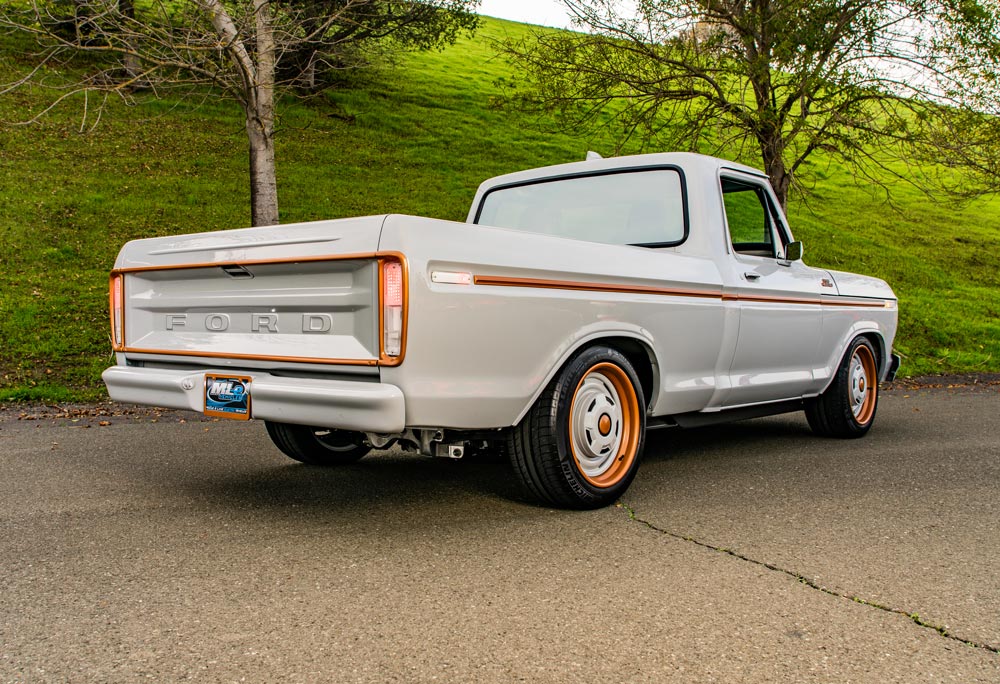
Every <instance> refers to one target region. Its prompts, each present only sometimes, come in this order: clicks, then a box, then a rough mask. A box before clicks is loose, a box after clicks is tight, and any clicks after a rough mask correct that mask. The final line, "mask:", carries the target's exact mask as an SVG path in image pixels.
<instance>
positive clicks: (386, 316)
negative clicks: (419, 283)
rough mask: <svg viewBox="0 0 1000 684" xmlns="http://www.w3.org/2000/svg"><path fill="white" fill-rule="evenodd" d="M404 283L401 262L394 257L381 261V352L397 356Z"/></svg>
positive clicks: (399, 350) (401, 325)
mask: <svg viewBox="0 0 1000 684" xmlns="http://www.w3.org/2000/svg"><path fill="white" fill-rule="evenodd" d="M405 287H406V285H405V283H404V282H403V264H402V263H400V262H399V261H396V260H394V259H392V260H390V259H385V260H383V261H382V354H383V356H388V357H392V358H399V357H400V356H401V355H402V351H403V325H404V322H403V309H404V307H405V299H406V294H405V292H404V289H405Z"/></svg>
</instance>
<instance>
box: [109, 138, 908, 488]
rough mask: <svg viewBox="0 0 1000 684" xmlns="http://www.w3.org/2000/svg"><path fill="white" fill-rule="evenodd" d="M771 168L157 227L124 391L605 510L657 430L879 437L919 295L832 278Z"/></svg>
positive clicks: (132, 302)
mask: <svg viewBox="0 0 1000 684" xmlns="http://www.w3.org/2000/svg"><path fill="white" fill-rule="evenodd" d="M801 256H802V244H801V243H799V242H795V241H793V238H792V234H791V231H790V230H789V227H788V224H787V222H786V219H785V217H784V215H783V213H782V211H781V209H780V207H779V205H778V203H777V202H776V201H775V197H774V194H773V192H772V190H771V188H770V186H769V185H768V182H767V178H766V176H764V175H763V174H762V173H760V172H759V171H757V170H755V169H752V168H748V167H745V166H741V165H738V164H733V163H730V162H726V161H723V160H720V159H715V158H712V157H706V156H701V155H695V154H686V153H671V154H651V155H641V156H633V157H621V158H615V159H592V160H588V161H585V162H580V163H573V164H565V165H560V166H553V167H548V168H543V169H535V170H531V171H524V172H521V173H515V174H510V175H507V176H501V177H498V178H494V179H491V180H488V181H486V182H485V183H483V184H482V185H481V186H480V188H479V191H478V192H477V194H476V197H475V199H474V201H473V203H472V209H471V211H470V213H469V217H468V220H467V221H466V222H465V223H458V222H452V221H443V220H435V219H426V218H415V217H412V216H398V215H386V216H371V217H366V218H354V219H343V220H336V221H320V222H315V223H306V224H299V225H283V226H273V227H266V228H250V229H245V230H231V231H221V232H211V233H198V234H191V235H180V236H176V237H163V238H153V239H148V240H136V241H133V242H130V243H128V244H127V245H125V247H124V248H123V249H122V250H121V253H120V254H119V256H118V260H117V262H116V264H115V268H114V271H113V272H112V274H111V337H112V343H113V346H114V350H115V352H116V359H117V362H116V365H115V366H114V367H112V368H109V369H107V370H106V371H105V372H104V376H103V377H104V381H105V383H106V384H107V387H108V391H109V392H110V394H111V397H112V398H113V399H115V400H118V401H123V402H134V403H139V404H149V405H154V406H162V407H169V408H179V409H190V410H193V411H200V412H203V413H205V414H208V415H212V416H220V417H223V418H232V419H237V420H248V419H250V418H255V419H260V420H264V421H265V424H266V427H267V431H268V433H269V435H270V436H271V439H272V440H273V441H274V443H275V445H277V447H278V448H279V449H280V450H281V451H283V452H284V453H285V454H287V455H288V456H290V457H291V458H293V459H296V460H298V461H302V462H304V463H308V464H313V465H334V464H340V463H347V462H352V461H354V460H356V459H358V458H360V457H362V456H363V455H365V454H366V453H367V452H368V451H369V450H371V449H380V448H388V447H389V446H391V445H393V444H395V443H398V444H400V445H401V446H402V447H403V448H405V449H410V450H413V451H417V450H419V451H420V452H422V453H425V454H429V455H437V456H447V457H452V458H456V457H461V456H462V455H463V453H464V452H465V451H466V450H467V449H470V448H476V449H485V448H490V447H491V446H492V447H493V448H496V449H503V450H505V451H506V452H507V453H508V455H509V457H510V460H511V462H512V464H513V467H514V468H513V469H514V471H515V473H516V474H517V476H518V477H519V479H520V480H521V481H522V483H523V484H524V486H525V487H526V489H527V490H528V492H529V493H530V494H531V495H532V496H533V497H534V498H536V499H538V500H540V501H542V502H545V503H548V504H551V505H558V506H567V507H578V508H587V507H597V506H603V505H607V504H609V503H611V502H613V501H614V500H615V499H616V498H618V497H619V496H620V495H621V494H622V492H623V491H624V490H625V489H626V488H627V487H628V486H629V484H630V483H631V481H632V479H633V477H634V476H635V473H636V470H637V467H638V465H639V461H640V457H641V454H642V448H643V441H644V435H645V432H646V430H647V429H649V428H653V427H665V426H681V427H684V426H696V425H706V424H711V423H715V422H721V421H729V420H738V419H741V418H748V417H754V416H762V415H768V414H776V413H783V412H789V411H798V410H805V412H806V416H807V417H808V421H809V424H810V425H811V426H812V428H813V430H814V431H815V432H817V433H819V434H821V435H826V436H834V437H860V436H862V435H864V434H865V433H866V432H867V431H868V429H869V428H870V427H871V426H872V422H873V421H874V419H875V410H876V405H877V402H878V383H879V380H884V379H887V378H891V377H892V376H893V375H894V373H895V371H896V368H897V366H898V363H899V359H898V357H896V356H895V355H893V354H892V342H893V337H894V336H895V333H896V322H897V302H896V297H895V295H894V294H893V292H892V290H891V289H890V288H889V286H888V285H887V284H886V283H885V282H883V281H881V280H877V279H875V278H869V277H864V276H859V275H852V274H849V273H840V272H835V271H828V270H823V269H816V268H810V267H808V266H806V265H805V264H804V263H803V262H802V260H801Z"/></svg>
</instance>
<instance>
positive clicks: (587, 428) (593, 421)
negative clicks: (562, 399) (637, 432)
mask: <svg viewBox="0 0 1000 684" xmlns="http://www.w3.org/2000/svg"><path fill="white" fill-rule="evenodd" d="M570 410H571V412H572V414H573V431H572V433H571V434H570V439H572V440H573V452H574V453H575V454H576V458H577V462H578V463H579V465H580V470H582V471H583V473H584V474H585V475H586V476H587V477H591V478H596V477H600V476H601V475H603V474H604V473H606V472H607V471H608V470H609V469H610V468H611V466H613V465H614V463H615V458H617V456H618V452H619V450H620V449H621V443H622V406H621V398H620V397H619V396H618V391H617V390H616V389H615V387H614V385H613V384H611V381H610V380H609V379H608V378H607V377H605V376H604V375H603V374H602V373H597V372H595V373H591V374H590V375H588V376H587V377H586V378H585V379H584V381H583V383H582V384H581V385H580V387H579V389H578V390H577V392H576V396H575V397H574V399H573V406H572V408H571V409H570Z"/></svg>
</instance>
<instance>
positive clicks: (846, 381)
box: [837, 337, 879, 437]
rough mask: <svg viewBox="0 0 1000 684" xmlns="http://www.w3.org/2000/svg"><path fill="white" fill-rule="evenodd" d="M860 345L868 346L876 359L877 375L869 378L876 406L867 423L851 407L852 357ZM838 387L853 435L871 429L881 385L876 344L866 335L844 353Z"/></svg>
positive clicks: (843, 409) (844, 415) (846, 418)
mask: <svg viewBox="0 0 1000 684" xmlns="http://www.w3.org/2000/svg"><path fill="white" fill-rule="evenodd" d="M859 347H867V348H868V352H869V353H870V354H871V355H872V359H873V360H874V361H875V376H876V377H874V378H868V383H869V387H870V388H871V391H873V392H874V393H875V399H874V402H875V403H874V406H873V407H872V414H871V417H869V419H868V421H867V422H866V423H860V422H858V419H857V417H856V416H855V415H854V411H853V409H852V407H851V399H850V391H851V359H853V358H854V354H855V353H856V352H857V350H858V348H859ZM837 389H838V391H839V392H840V395H841V401H842V402H843V403H842V407H841V411H842V412H843V417H844V423H845V424H846V426H847V427H848V429H849V431H850V433H851V434H852V436H857V437H860V436H862V435H864V434H865V433H867V432H868V431H869V430H871V428H872V425H873V424H874V423H875V415H876V414H877V413H878V399H879V396H878V395H879V387H878V353H877V352H876V351H875V346H874V345H873V344H872V343H871V342H870V341H869V340H868V338H866V337H858V338H856V339H855V340H854V341H853V342H852V343H851V346H850V347H848V348H847V353H846V354H844V359H843V361H841V363H840V369H839V370H838V374H837Z"/></svg>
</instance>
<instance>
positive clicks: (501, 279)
mask: <svg viewBox="0 0 1000 684" xmlns="http://www.w3.org/2000/svg"><path fill="white" fill-rule="evenodd" d="M472 282H473V283H475V284H476V285H490V286H494V287H527V288H539V289H548V290H574V291H585V292H617V293H623V294H649V295H659V296H664V297H694V298H698V299H719V300H722V301H727V302H728V301H740V302H758V303H766V304H807V305H812V306H849V307H865V308H876V309H883V308H887V307H888V306H890V303H891V302H892V300H886V299H875V298H872V299H858V298H852V299H840V298H839V297H838V296H837V295H823V297H822V298H820V297H778V296H774V295H763V294H761V295H756V294H739V293H736V292H722V291H720V290H696V289H688V288H671V287H649V286H643V285H621V284H615V283H594V282H581V281H575V280H545V279H539V278H514V277H506V276H486V275H477V276H474V277H473V279H472Z"/></svg>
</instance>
